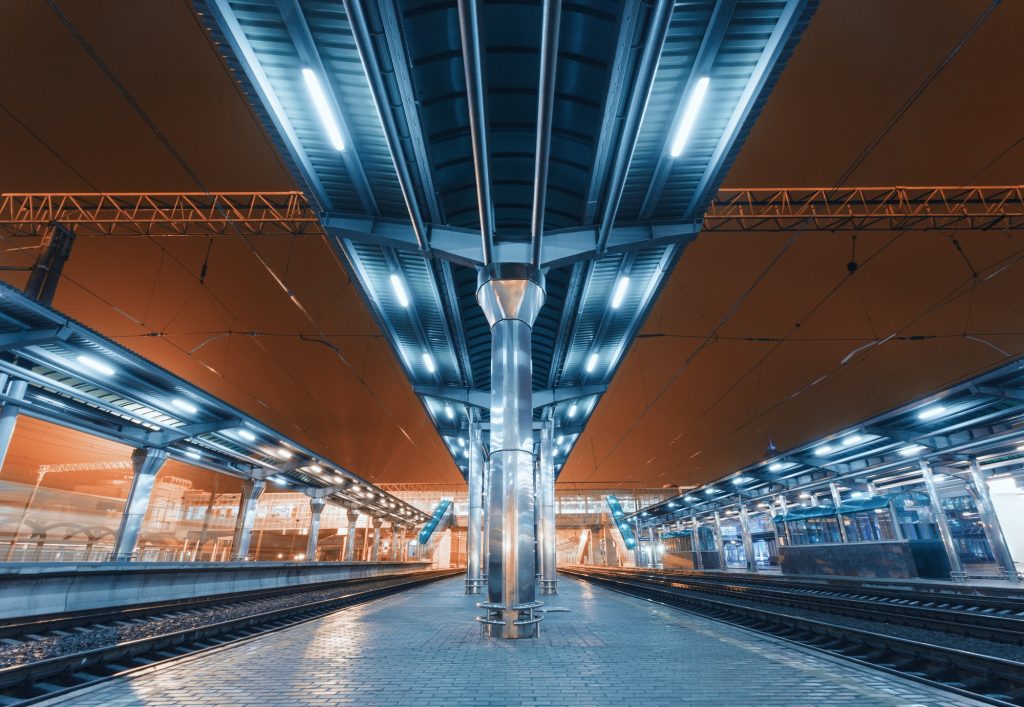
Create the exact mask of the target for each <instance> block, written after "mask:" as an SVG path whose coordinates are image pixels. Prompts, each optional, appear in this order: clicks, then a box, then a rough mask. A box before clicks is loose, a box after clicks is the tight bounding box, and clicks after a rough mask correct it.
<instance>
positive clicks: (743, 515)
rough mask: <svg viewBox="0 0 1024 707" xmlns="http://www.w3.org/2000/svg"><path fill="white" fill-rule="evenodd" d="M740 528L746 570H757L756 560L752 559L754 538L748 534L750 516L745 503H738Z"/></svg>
mask: <svg viewBox="0 0 1024 707" xmlns="http://www.w3.org/2000/svg"><path fill="white" fill-rule="evenodd" d="M740 530H741V531H742V533H743V554H744V555H745V556H746V558H747V571H748V572H757V561H756V560H755V559H754V539H753V538H752V537H751V535H750V516H749V515H747V504H745V503H741V504H740Z"/></svg>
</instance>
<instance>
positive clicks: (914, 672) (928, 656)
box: [560, 568, 1024, 705]
mask: <svg viewBox="0 0 1024 707" xmlns="http://www.w3.org/2000/svg"><path fill="white" fill-rule="evenodd" d="M560 571H561V572H563V573H564V574H566V575H568V576H570V577H574V578H576V579H580V580H583V581H586V582H590V583H592V584H596V585H598V586H602V587H605V588H607V589H611V590H613V591H617V592H621V593H623V594H628V595H630V596H636V597H640V598H643V599H647V600H649V601H653V602H657V603H659V604H663V605H666V606H671V607H675V608H679V609H684V610H686V611H690V612H693V613H696V614H700V615H702V616H706V617H708V618H712V619H716V620H718V621H723V622H726V623H729V624H733V625H739V626H742V627H744V628H748V629H752V630H755V631H759V632H761V633H766V634H770V635H772V636H775V637H777V638H782V639H785V640H788V641H792V642H794V643H798V644H801V645H805V646H810V647H813V648H816V649H818V650H822V651H825V652H827V653H830V654H833V655H836V656H839V657H842V658H844V659H846V660H850V661H853V662H856V663H860V664H862V665H867V666H870V667H872V668H876V669H879V670H883V671H885V672H888V673H891V674H895V675H901V676H903V677H906V678H910V679H912V680H915V681H917V682H921V683H925V684H928V685H931V686H933V687H938V688H940V689H944V690H948V691H950V692H954V693H957V694H960V695H963V696H965V697H971V698H973V699H975V700H979V701H982V702H988V703H990V704H996V705H1024V663H1021V662H1017V661H1013V660H1006V659H1004V658H1000V657H997V656H993V655H985V654H984V653H979V652H972V651H965V650H959V649H956V648H951V647H949V646H944V645H936V644H933V643H928V642H924V641H919V640H910V639H907V638H902V637H899V636H896V635H892V634H891V633H888V632H886V633H879V632H876V631H866V630H861V629H857V628H853V627H850V626H844V625H840V624H834V623H830V622H825V621H818V620H814V619H810V618H804V617H800V616H793V615H792V614H784V613H779V612H777V611H771V610H769V609H765V608H760V607H759V606H750V605H744V604H738V603H735V602H731V601H728V600H724V599H721V598H716V597H712V596H708V592H706V590H705V588H703V587H701V588H700V589H695V588H693V587H692V586H691V587H687V586H685V585H686V584H687V582H684V581H678V578H666V577H662V576H654V577H651V576H643V575H638V574H637V573H636V572H630V573H626V572H616V571H602V570H589V569H588V570H583V569H580V568H562V569H560ZM689 584H691V585H695V584H697V583H696V582H689ZM743 598H744V599H746V600H748V601H757V602H760V601H761V598H760V597H758V596H755V595H754V594H753V593H752V592H748V593H747V594H746V595H745V596H744V597H743ZM933 599H934V598H933ZM828 601H831V600H829V599H824V598H823V599H822V600H821V602H820V604H825V603H827V602H828ZM924 608H926V609H927V608H929V607H924ZM1016 608H1017V610H1018V611H1020V610H1021V606H1020V605H1019V604H1018V605H1017V607H1016ZM814 610H815V611H820V610H821V607H820V606H816V607H815V609H814ZM1004 618H1005V617H1004ZM875 620H879V619H877V618H876V619H875ZM881 620H883V621H884V620H886V619H881Z"/></svg>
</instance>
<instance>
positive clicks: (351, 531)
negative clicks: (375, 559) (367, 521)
mask: <svg viewBox="0 0 1024 707" xmlns="http://www.w3.org/2000/svg"><path fill="white" fill-rule="evenodd" d="M345 520H347V521H348V534H347V535H346V536H345V562H352V561H353V558H354V557H355V555H356V522H358V520H359V511H357V510H354V509H352V508H350V509H348V510H347V511H345Z"/></svg>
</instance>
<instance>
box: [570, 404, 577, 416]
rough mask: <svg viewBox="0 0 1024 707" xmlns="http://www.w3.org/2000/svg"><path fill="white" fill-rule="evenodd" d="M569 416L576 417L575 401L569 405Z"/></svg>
mask: <svg viewBox="0 0 1024 707" xmlns="http://www.w3.org/2000/svg"><path fill="white" fill-rule="evenodd" d="M569 417H576V403H573V404H572V405H570V406H569Z"/></svg>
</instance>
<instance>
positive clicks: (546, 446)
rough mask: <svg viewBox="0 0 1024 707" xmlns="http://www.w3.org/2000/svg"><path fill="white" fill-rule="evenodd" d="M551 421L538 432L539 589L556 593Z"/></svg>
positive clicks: (553, 433)
mask: <svg viewBox="0 0 1024 707" xmlns="http://www.w3.org/2000/svg"><path fill="white" fill-rule="evenodd" d="M554 435H555V430H554V422H553V421H550V420H549V421H548V422H546V423H545V424H544V427H543V428H542V429H541V433H540V465H539V466H538V474H537V480H538V483H539V485H540V488H539V489H538V493H537V495H538V497H539V499H540V530H541V532H540V567H541V569H540V575H541V579H540V593H541V594H558V567H557V566H556V565H557V558H556V556H555V545H556V541H557V539H558V538H557V530H556V527H555V454H554Z"/></svg>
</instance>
